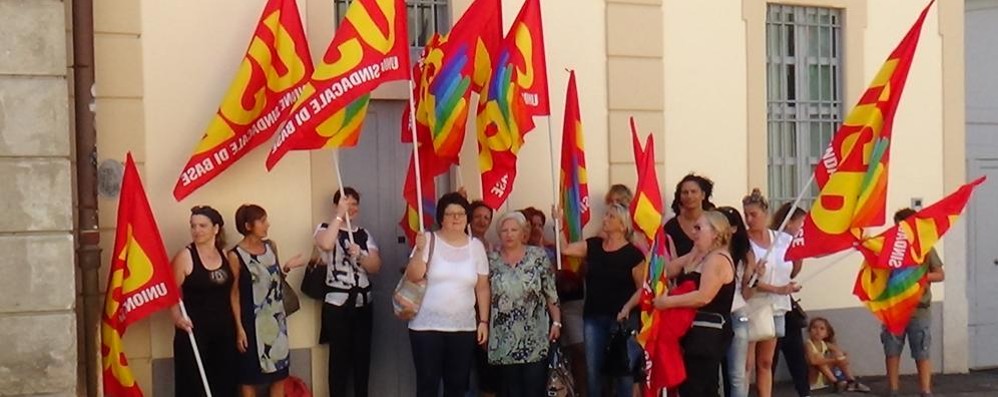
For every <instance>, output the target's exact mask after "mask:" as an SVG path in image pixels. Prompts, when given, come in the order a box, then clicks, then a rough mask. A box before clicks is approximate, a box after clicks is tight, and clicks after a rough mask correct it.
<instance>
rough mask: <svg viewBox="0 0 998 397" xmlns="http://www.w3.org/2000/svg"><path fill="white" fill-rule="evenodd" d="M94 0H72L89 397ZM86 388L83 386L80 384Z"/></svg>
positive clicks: (79, 261) (93, 383)
mask: <svg viewBox="0 0 998 397" xmlns="http://www.w3.org/2000/svg"><path fill="white" fill-rule="evenodd" d="M93 86H94V9H93V0H73V92H74V97H73V99H74V100H73V110H74V112H73V114H74V117H75V121H76V130H75V133H76V218H77V226H76V242H77V246H76V265H77V266H79V274H80V281H81V288H82V291H81V292H82V306H83V315H82V320H83V321H82V323H83V324H82V325H81V324H79V323H78V324H77V327H78V328H77V330H78V331H79V332H78V335H79V337H80V339H82V343H81V344H80V345H81V346H82V350H81V351H80V353H81V354H80V357H79V359H78V360H79V361H78V363H79V364H78V365H80V366H81V367H82V371H81V372H82V374H83V375H84V378H83V382H85V383H86V395H87V396H90V397H97V390H98V383H97V382H98V381H99V379H100V364H99V363H100V361H99V359H100V357H99V352H100V350H99V348H98V345H97V337H98V335H99V334H98V328H97V327H98V321H99V320H100V311H101V294H100V280H99V276H98V270H99V269H100V254H101V250H100V232H99V230H98V226H99V223H98V221H97V132H96V130H95V129H94V124H95V123H94V110H95V103H94V91H93ZM81 386H82V385H81Z"/></svg>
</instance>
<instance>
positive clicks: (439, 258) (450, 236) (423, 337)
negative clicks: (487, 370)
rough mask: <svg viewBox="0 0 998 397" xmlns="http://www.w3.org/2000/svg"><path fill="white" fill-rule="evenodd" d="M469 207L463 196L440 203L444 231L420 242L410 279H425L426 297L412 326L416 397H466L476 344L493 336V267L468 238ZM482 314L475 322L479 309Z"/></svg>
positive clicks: (409, 270)
mask: <svg viewBox="0 0 998 397" xmlns="http://www.w3.org/2000/svg"><path fill="white" fill-rule="evenodd" d="M470 206H471V205H470V204H469V203H468V200H467V199H465V198H464V197H463V196H461V194H459V193H448V194H445V195H443V197H441V198H440V200H439V201H438V202H437V216H436V218H437V219H436V220H437V223H438V224H439V225H440V230H437V231H435V232H428V233H424V234H421V235H419V236H417V237H416V247H415V250H413V253H412V256H411V257H410V259H409V264H408V266H406V272H405V277H408V278H409V280H411V281H413V282H417V281H419V280H422V279H423V278H424V277H425V278H426V294H425V295H424V296H423V302H422V305H421V306H420V307H419V311H418V312H417V313H416V316H415V317H413V319H412V320H411V321H410V322H409V341H410V342H411V344H412V360H413V362H414V364H415V365H416V390H417V391H416V395H417V396H418V397H436V396H437V395H438V393H439V388H440V382H441V380H443V388H444V390H443V391H444V394H443V395H444V397H458V396H464V394H465V393H466V392H467V390H468V376H469V374H470V371H471V367H472V365H473V363H474V349H475V344H476V343H477V344H478V345H482V344H484V343H485V342H486V341H488V336H489V329H488V324H489V304H490V291H489V262H488V258H487V257H486V255H485V246H483V245H482V242H481V241H479V240H478V239H476V238H474V237H471V236H469V235H467V234H466V233H465V230H466V228H467V226H468V214H469V213H470V211H469V210H470ZM476 302H477V305H478V311H477V318H476V311H475V304H476Z"/></svg>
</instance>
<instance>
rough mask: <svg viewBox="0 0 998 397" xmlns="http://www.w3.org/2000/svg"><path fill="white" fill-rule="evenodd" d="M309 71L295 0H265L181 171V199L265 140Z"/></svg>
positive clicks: (177, 189) (176, 195) (178, 191)
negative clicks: (240, 58) (238, 61)
mask: <svg viewBox="0 0 998 397" xmlns="http://www.w3.org/2000/svg"><path fill="white" fill-rule="evenodd" d="M311 75H312V56H311V55H310V54H309V51H308V43H306V41H305V30H304V29H302V24H301V17H300V16H299V14H298V6H297V3H296V2H295V1H294V0H269V1H268V2H267V5H266V6H264V8H263V15H261V16H260V22H259V23H257V26H256V30H255V31H254V32H253V38H252V39H251V40H250V45H249V49H247V50H246V55H245V56H244V57H243V61H242V63H241V64H240V65H239V70H238V71H237V72H236V76H235V78H234V79H233V81H232V83H231V85H230V87H229V90H228V92H227V93H226V94H225V97H224V98H222V104H221V105H219V107H218V111H216V112H215V116H214V117H213V118H212V120H211V123H210V124H208V128H207V129H206V130H205V132H204V136H203V137H202V138H201V142H200V143H198V146H197V147H196V148H195V149H194V154H193V155H191V158H190V160H188V161H187V165H186V166H184V170H183V171H181V173H180V177H179V178H178V180H177V184H176V186H175V187H174V188H173V197H174V198H175V199H177V201H180V200H182V199H184V197H187V196H188V195H189V194H191V193H192V192H194V191H195V190H197V189H198V188H199V187H201V186H203V185H204V184H206V183H208V182H210V181H211V180H212V179H214V178H215V177H217V176H218V175H219V174H221V173H222V171H225V170H226V169H227V168H229V167H230V166H232V164H234V163H235V162H236V161H239V159H241V158H243V157H244V156H245V155H246V154H247V153H249V152H250V151H252V150H253V149H254V148H256V147H257V146H260V145H261V144H263V143H264V142H267V141H268V140H269V139H270V137H271V136H273V135H274V132H275V131H276V130H277V128H278V127H280V123H281V121H282V120H283V119H284V118H285V117H286V116H287V115H288V113H289V112H291V106H292V105H293V104H294V103H295V101H297V100H298V96H299V94H301V91H302V86H303V85H304V84H305V82H306V81H307V80H308V77H309V76H311Z"/></svg>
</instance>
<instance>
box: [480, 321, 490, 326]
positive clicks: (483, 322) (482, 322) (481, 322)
mask: <svg viewBox="0 0 998 397" xmlns="http://www.w3.org/2000/svg"><path fill="white" fill-rule="evenodd" d="M478 323H479V324H486V325H487V324H488V323H489V320H478Z"/></svg>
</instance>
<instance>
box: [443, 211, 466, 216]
mask: <svg viewBox="0 0 998 397" xmlns="http://www.w3.org/2000/svg"><path fill="white" fill-rule="evenodd" d="M444 216H445V217H448V218H464V217H466V216H468V214H467V213H466V212H464V211H462V212H444Z"/></svg>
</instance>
